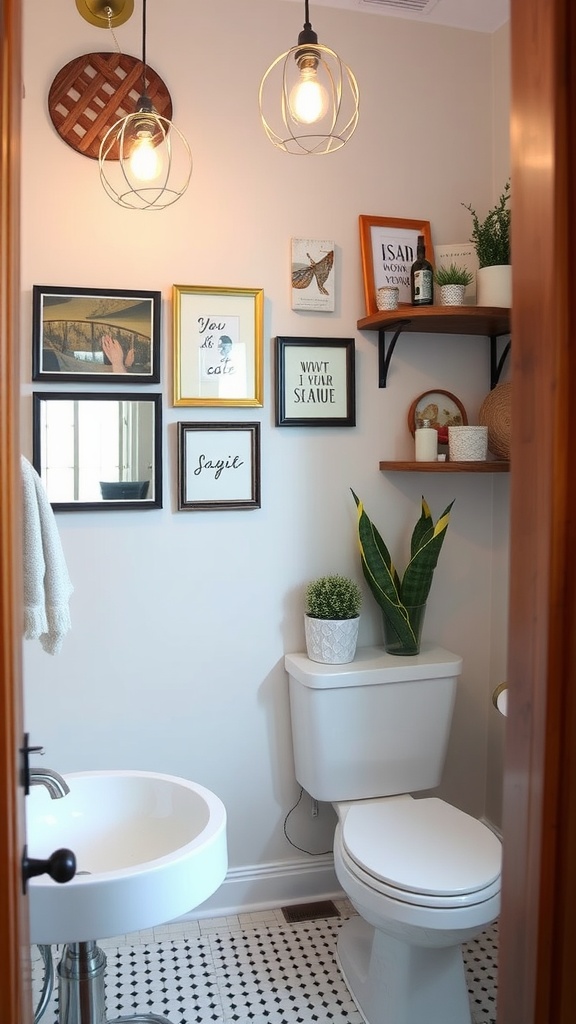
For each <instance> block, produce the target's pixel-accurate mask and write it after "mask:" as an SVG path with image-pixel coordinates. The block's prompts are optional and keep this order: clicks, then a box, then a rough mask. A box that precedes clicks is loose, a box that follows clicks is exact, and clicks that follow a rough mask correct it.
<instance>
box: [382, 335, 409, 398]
mask: <svg viewBox="0 0 576 1024" xmlns="http://www.w3.org/2000/svg"><path fill="white" fill-rule="evenodd" d="M409 323H410V320H401V321H400V323H399V324H398V327H397V328H396V330H395V332H394V334H393V335H392V337H391V339H390V344H389V345H388V350H386V331H385V330H384V328H383V327H380V328H379V330H378V387H379V388H385V387H386V381H387V379H388V369H389V367H390V360H391V358H392V353H393V351H394V349H395V348H396V342H397V341H398V338H399V337H400V335H401V334H402V331H403V330H404V328H405V327H406V326H407V325H408V324H409Z"/></svg>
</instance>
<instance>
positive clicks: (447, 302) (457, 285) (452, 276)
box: [434, 263, 474, 306]
mask: <svg viewBox="0 0 576 1024" xmlns="http://www.w3.org/2000/svg"><path fill="white" fill-rule="evenodd" d="M473 279H474V275H473V274H472V272H471V271H470V270H467V269H466V267H459V266H457V264H456V263H451V264H450V266H449V267H437V268H436V270H435V271H434V280H435V282H436V284H437V285H438V287H439V288H440V300H441V304H442V305H443V306H461V305H463V303H464V293H465V291H466V288H467V287H468V285H469V284H471V282H472V281H473Z"/></svg>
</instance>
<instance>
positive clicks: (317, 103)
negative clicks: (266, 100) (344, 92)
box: [288, 67, 328, 124]
mask: <svg viewBox="0 0 576 1024" xmlns="http://www.w3.org/2000/svg"><path fill="white" fill-rule="evenodd" d="M288 104H289V106H290V113H291V114H292V117H293V118H294V120H295V121H298V122H299V123H300V124H315V123H316V121H320V120H321V119H322V118H323V117H324V115H325V113H326V111H327V110H328V93H327V92H326V89H325V88H324V86H323V85H322V83H321V82H319V81H318V79H317V77H316V68H315V67H303V68H301V70H300V80H299V81H298V82H297V83H296V85H295V86H294V87H293V89H292V90H291V92H290V96H289V99H288Z"/></svg>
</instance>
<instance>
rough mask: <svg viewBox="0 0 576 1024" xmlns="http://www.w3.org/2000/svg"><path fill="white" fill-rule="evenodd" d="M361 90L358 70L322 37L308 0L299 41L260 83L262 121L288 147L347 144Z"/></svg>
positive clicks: (304, 150)
mask: <svg viewBox="0 0 576 1024" xmlns="http://www.w3.org/2000/svg"><path fill="white" fill-rule="evenodd" d="M359 100H360V94H359V91H358V83H357V82H356V79H355V77H354V74H353V72H352V71H351V70H350V68H349V67H348V65H347V64H345V63H344V62H343V61H342V60H341V59H340V57H339V56H338V54H337V53H335V52H334V50H331V49H330V48H329V47H327V46H323V45H322V44H321V43H319V42H318V36H317V34H316V32H314V30H313V28H312V25H311V23H310V15H309V3H308V0H305V23H304V27H303V29H302V31H301V32H300V35H299V36H298V44H297V45H296V46H293V47H292V48H291V49H290V50H287V51H286V52H285V53H282V54H280V56H279V57H277V58H276V60H275V61H274V62H273V63H272V64H271V65H270V67H269V68H268V70H267V71H266V72H265V74H264V77H263V78H262V81H261V83H260V92H259V105H260V117H261V120H262V126H263V128H264V131H265V132H266V135H267V136H268V138H269V139H270V142H272V144H273V145H274V146H276V148H277V149H280V150H283V151H284V152H285V153H293V154H295V155H299V156H321V155H325V154H327V153H333V152H335V151H336V150H338V149H341V148H342V146H344V145H346V143H347V142H348V140H349V139H350V137H351V136H352V134H353V132H354V131H355V129H356V125H357V124H358V111H359Z"/></svg>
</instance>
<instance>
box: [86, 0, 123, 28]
mask: <svg viewBox="0 0 576 1024" xmlns="http://www.w3.org/2000/svg"><path fill="white" fill-rule="evenodd" d="M76 7H77V8H78V10H79V12H80V14H81V15H82V17H83V18H84V20H85V21H88V22H90V24H91V25H97V26H98V28H110V27H112V28H116V26H117V25H123V24H124V22H125V21H128V19H129V18H130V17H132V14H133V13H134V0H76Z"/></svg>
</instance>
